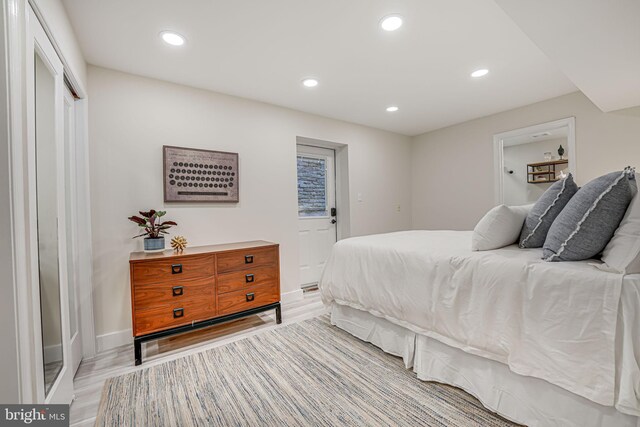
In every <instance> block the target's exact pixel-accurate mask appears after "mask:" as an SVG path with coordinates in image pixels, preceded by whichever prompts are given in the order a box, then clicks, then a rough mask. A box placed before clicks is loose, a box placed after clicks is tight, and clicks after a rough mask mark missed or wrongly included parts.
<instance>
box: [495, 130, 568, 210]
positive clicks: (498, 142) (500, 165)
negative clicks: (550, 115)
mask: <svg viewBox="0 0 640 427" xmlns="http://www.w3.org/2000/svg"><path fill="white" fill-rule="evenodd" d="M563 127H567V129H568V131H567V148H568V151H569V159H568V160H569V166H568V169H569V172H570V173H572V174H573V177H574V179H575V177H576V163H577V162H576V154H577V153H576V118H575V117H567V118H565V119H560V120H554V121H551V122H546V123H540V124H538V125H533V126H527V127H524V128H520V129H514V130H510V131H507V132H501V133H497V134H495V135H493V176H494V201H495V204H496V206H497V205H501V204H503V203H504V174H503V172H502V171H503V169H504V154H503V153H504V151H503V150H504V141H505V139H508V138H513V137H516V136H522V135H527V134H530V133H538V132H544V131H548V130H551V129H558V128H563Z"/></svg>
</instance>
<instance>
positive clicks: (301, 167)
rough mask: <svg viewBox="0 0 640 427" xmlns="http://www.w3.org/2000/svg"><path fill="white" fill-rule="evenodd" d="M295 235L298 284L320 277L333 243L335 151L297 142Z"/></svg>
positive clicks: (308, 282) (306, 283) (302, 285)
mask: <svg viewBox="0 0 640 427" xmlns="http://www.w3.org/2000/svg"><path fill="white" fill-rule="evenodd" d="M297 162H298V236H299V242H300V285H301V287H303V288H305V287H310V286H313V285H315V284H317V283H318V281H320V275H321V274H322V269H323V268H324V264H325V262H326V261H327V258H328V257H329V253H330V252H331V248H332V247H333V244H334V243H336V230H337V227H336V222H337V220H336V208H337V207H336V178H335V151H334V150H329V149H326V148H319V147H311V146H307V145H298V158H297Z"/></svg>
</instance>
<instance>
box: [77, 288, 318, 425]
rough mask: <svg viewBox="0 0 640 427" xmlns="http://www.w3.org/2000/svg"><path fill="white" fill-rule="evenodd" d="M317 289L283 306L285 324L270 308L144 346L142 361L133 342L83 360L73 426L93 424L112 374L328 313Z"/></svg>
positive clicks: (79, 374)
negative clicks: (137, 363) (137, 358)
mask: <svg viewBox="0 0 640 427" xmlns="http://www.w3.org/2000/svg"><path fill="white" fill-rule="evenodd" d="M326 312H327V309H326V308H325V307H324V306H323V305H322V302H321V301H320V295H319V292H317V291H311V292H305V295H304V298H303V300H301V301H296V302H293V303H289V304H283V306H282V324H280V325H276V323H275V313H274V312H273V311H269V312H267V313H261V314H258V315H255V316H250V317H247V318H244V319H240V320H236V321H233V322H229V323H225V324H222V325H216V326H211V327H209V328H205V329H201V330H199V331H193V332H189V333H186V334H182V335H175V336H173V337H168V338H164V339H162V340H158V341H154V342H150V343H147V344H146V345H143V348H142V352H143V353H142V355H143V359H142V360H143V363H142V365H140V366H134V364H133V362H134V361H133V343H132V344H129V345H125V346H121V347H118V348H115V349H113V350H109V351H106V352H104V353H101V354H99V355H97V356H96V357H93V358H91V359H86V360H83V361H82V363H81V364H80V368H79V369H78V372H77V374H76V377H75V379H74V382H73V385H74V390H75V400H74V401H73V404H72V405H71V414H70V415H71V425H72V426H74V427H75V426H92V425H93V424H94V421H95V417H96V413H97V411H98V405H99V404H100V397H101V395H102V387H103V386H104V383H105V380H106V379H107V378H110V377H114V376H118V375H122V374H126V373H129V372H133V371H136V370H139V369H145V368H148V367H150V366H154V365H159V364H161V363H164V362H167V361H169V360H173V359H178V358H180V357H184V356H186V355H189V354H193V353H199V352H201V351H205V350H208V349H210V348H214V347H218V346H221V345H224V344H227V343H230V342H233V341H237V340H239V339H242V338H245V337H248V336H251V335H255V334H258V333H260V332H263V331H266V330H269V329H273V328H280V327H283V326H285V325H287V324H291V323H296V322H300V321H302V320H306V319H309V318H312V317H315V316H319V315H321V314H323V313H326Z"/></svg>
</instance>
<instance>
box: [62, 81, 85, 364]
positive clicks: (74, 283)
mask: <svg viewBox="0 0 640 427" xmlns="http://www.w3.org/2000/svg"><path fill="white" fill-rule="evenodd" d="M75 116H76V112H75V99H74V97H73V95H72V94H71V92H70V91H69V89H67V88H65V91H64V160H65V164H64V183H65V199H66V200H65V210H66V219H67V220H66V229H67V280H68V291H69V329H70V336H71V371H72V372H73V373H74V374H75V373H76V371H77V370H78V367H79V366H80V362H81V361H82V335H81V333H80V326H79V321H80V307H79V304H78V301H79V298H78V295H79V291H78V284H79V277H80V272H79V266H80V262H79V260H78V258H79V257H78V226H77V224H78V218H76V215H77V213H78V212H79V209H78V198H77V195H78V192H77V185H76V183H77V179H78V173H77V170H76V165H77V159H76V151H77V150H76V138H75V132H76V125H75Z"/></svg>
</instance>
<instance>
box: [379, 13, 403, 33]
mask: <svg viewBox="0 0 640 427" xmlns="http://www.w3.org/2000/svg"><path fill="white" fill-rule="evenodd" d="M380 27H381V28H382V29H383V30H385V31H395V30H397V29H398V28H400V27H402V16H400V15H388V16H385V17H384V18H382V20H381V21H380Z"/></svg>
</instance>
